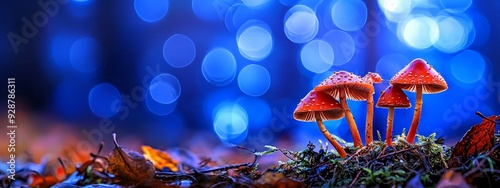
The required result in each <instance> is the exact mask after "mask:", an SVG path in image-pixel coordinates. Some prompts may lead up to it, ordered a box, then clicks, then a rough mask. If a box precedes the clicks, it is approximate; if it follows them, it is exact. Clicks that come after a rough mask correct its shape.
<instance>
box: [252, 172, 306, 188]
mask: <svg viewBox="0 0 500 188" xmlns="http://www.w3.org/2000/svg"><path fill="white" fill-rule="evenodd" d="M255 183H256V184H257V187H306V185H305V184H304V183H303V182H299V181H295V180H292V179H289V178H287V177H285V175H283V174H281V173H273V172H268V173H265V174H264V175H262V177H260V178H259V179H258V180H256V181H255Z"/></svg>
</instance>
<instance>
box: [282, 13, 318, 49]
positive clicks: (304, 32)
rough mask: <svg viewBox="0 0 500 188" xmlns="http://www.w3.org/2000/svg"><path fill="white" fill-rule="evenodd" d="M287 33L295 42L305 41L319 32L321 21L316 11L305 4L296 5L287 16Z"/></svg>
mask: <svg viewBox="0 0 500 188" xmlns="http://www.w3.org/2000/svg"><path fill="white" fill-rule="evenodd" d="M285 20H286V21H285V35H286V37H287V38H288V39H290V41H292V42H295V43H305V42H308V41H310V40H312V39H313V38H314V37H315V36H316V34H318V29H319V21H318V18H317V17H316V15H315V13H314V11H313V10H312V9H311V8H309V7H307V6H304V5H296V6H294V7H292V8H291V9H290V10H288V12H287V14H286V16H285Z"/></svg>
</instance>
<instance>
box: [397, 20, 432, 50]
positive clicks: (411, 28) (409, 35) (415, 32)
mask: <svg viewBox="0 0 500 188" xmlns="http://www.w3.org/2000/svg"><path fill="white" fill-rule="evenodd" d="M400 25H401V26H400V30H401V32H400V34H401V35H400V36H401V37H400V39H401V38H402V39H403V40H404V41H405V42H406V43H407V44H408V45H409V46H411V47H413V48H417V49H425V48H428V47H430V46H432V45H433V44H434V43H436V41H437V40H438V38H439V26H438V24H437V23H436V21H435V20H434V19H432V18H429V17H427V16H418V17H413V18H410V19H409V20H408V21H406V22H402V23H400ZM398 33H399V32H398Z"/></svg>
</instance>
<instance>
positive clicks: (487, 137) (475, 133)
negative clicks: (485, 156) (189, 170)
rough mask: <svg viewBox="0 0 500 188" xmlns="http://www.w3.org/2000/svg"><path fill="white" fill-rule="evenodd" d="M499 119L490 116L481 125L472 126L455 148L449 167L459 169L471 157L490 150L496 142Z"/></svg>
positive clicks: (498, 117) (499, 117)
mask: <svg viewBox="0 0 500 188" xmlns="http://www.w3.org/2000/svg"><path fill="white" fill-rule="evenodd" d="M499 119H500V116H490V117H488V118H485V119H483V121H482V122H481V123H480V124H477V125H474V126H472V128H471V129H469V131H467V133H465V135H464V137H462V139H461V140H460V141H459V142H458V143H457V144H456V145H455V147H453V150H452V152H451V156H450V160H449V162H448V165H449V167H451V168H453V167H459V166H461V165H462V164H463V163H464V162H465V161H467V160H468V159H469V157H471V156H474V155H477V154H479V153H483V152H486V151H488V150H490V149H491V148H492V147H493V144H494V141H495V140H494V138H495V124H496V123H495V120H499Z"/></svg>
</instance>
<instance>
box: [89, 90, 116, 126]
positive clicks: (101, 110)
mask: <svg viewBox="0 0 500 188" xmlns="http://www.w3.org/2000/svg"><path fill="white" fill-rule="evenodd" d="M88 100H89V106H90V110H91V111H92V112H93V113H94V114H95V115H97V116H99V117H102V118H108V117H111V116H113V115H115V114H116V113H117V112H118V111H119V110H120V108H121V106H122V100H121V95H120V92H119V91H118V89H116V88H115V87H114V86H113V85H111V84H108V83H103V84H99V85H97V86H95V87H94V88H92V90H90V93H89V98H88Z"/></svg>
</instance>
